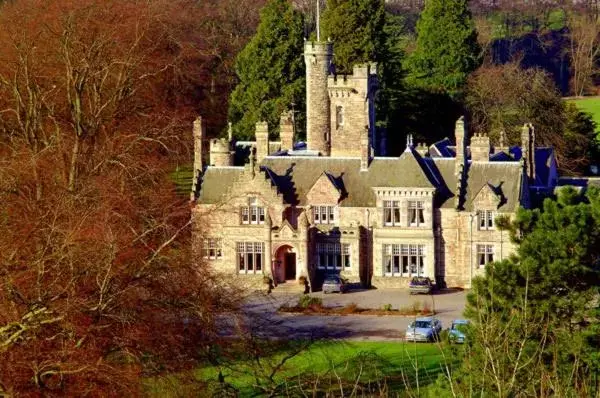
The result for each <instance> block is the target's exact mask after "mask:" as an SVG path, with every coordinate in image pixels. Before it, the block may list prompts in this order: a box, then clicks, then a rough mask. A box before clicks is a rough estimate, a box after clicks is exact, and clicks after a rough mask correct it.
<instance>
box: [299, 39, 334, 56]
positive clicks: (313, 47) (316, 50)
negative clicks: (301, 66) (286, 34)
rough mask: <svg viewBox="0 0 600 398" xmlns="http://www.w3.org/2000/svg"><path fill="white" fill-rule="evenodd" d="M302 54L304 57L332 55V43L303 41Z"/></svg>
mask: <svg viewBox="0 0 600 398" xmlns="http://www.w3.org/2000/svg"><path fill="white" fill-rule="evenodd" d="M304 54H305V55H328V56H331V55H333V43H332V42H330V41H326V42H322V41H308V40H307V41H305V42H304Z"/></svg>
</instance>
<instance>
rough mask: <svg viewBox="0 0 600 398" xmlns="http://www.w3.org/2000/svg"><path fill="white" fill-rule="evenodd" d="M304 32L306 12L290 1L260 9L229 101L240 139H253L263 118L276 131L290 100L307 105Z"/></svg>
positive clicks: (273, 2)
mask: <svg viewBox="0 0 600 398" xmlns="http://www.w3.org/2000/svg"><path fill="white" fill-rule="evenodd" d="M303 32H304V27H303V18H302V14H300V13H299V12H298V11H295V10H294V9H293V8H292V7H291V5H290V4H289V2H288V1H287V0H269V1H268V3H267V4H266V5H265V7H264V8H263V9H262V11H261V15H260V24H259V26H258V30H257V32H256V34H255V35H254V37H253V38H252V40H251V41H250V42H249V43H248V44H247V45H246V47H245V48H244V49H243V50H242V51H241V52H240V54H239V55H238V57H237V59H236V73H237V75H238V78H239V83H238V85H237V86H236V88H235V89H234V91H233V93H232V94H231V97H230V101H229V118H230V121H231V122H232V125H233V134H234V136H235V137H236V138H238V139H251V138H253V137H254V126H255V123H256V122H258V121H262V120H264V121H266V122H267V123H269V130H270V131H271V132H272V133H273V132H275V131H277V129H278V127H279V117H280V115H281V113H282V112H283V111H285V110H287V109H290V108H291V106H292V104H294V108H295V110H300V111H302V110H303V109H304V96H305V93H304V90H305V83H304V82H305V78H304V59H303V58H302V53H303ZM296 125H297V126H301V123H296Z"/></svg>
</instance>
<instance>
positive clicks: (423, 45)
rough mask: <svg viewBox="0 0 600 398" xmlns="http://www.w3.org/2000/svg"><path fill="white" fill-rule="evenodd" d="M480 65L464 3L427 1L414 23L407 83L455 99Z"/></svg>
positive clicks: (439, 0)
mask: <svg viewBox="0 0 600 398" xmlns="http://www.w3.org/2000/svg"><path fill="white" fill-rule="evenodd" d="M480 63H481V48H480V46H479V44H478V43H477V31H476V30H475V24H474V22H473V19H472V17H471V12H470V11H469V8H468V0H427V1H426V2H425V8H424V10H423V12H422V13H421V17H420V18H419V21H418V22H417V47H416V49H415V51H414V53H412V54H411V56H410V57H409V59H408V70H409V74H408V76H407V81H408V83H409V84H411V85H414V86H416V87H419V88H422V89H426V90H429V91H433V92H441V93H448V94H450V95H452V96H456V95H457V94H460V92H461V90H462V88H463V86H464V84H465V82H466V79H467V76H468V75H469V74H470V73H471V72H473V71H474V70H475V69H477V67H478V66H479V65H480Z"/></svg>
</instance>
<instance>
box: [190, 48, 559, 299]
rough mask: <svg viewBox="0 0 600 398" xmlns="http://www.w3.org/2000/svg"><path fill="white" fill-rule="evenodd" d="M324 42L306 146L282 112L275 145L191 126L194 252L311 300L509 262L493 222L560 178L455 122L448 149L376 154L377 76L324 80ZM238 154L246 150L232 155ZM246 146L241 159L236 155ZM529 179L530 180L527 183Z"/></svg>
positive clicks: (310, 63)
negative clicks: (326, 287) (330, 285)
mask: <svg viewBox="0 0 600 398" xmlns="http://www.w3.org/2000/svg"><path fill="white" fill-rule="evenodd" d="M332 57H333V48H332V44H331V43H314V42H307V43H306V45H305V59H306V65H307V72H306V73H307V79H306V84H307V143H306V146H305V147H302V146H301V145H296V146H295V145H294V144H293V141H292V140H293V135H294V132H293V123H292V119H291V115H289V114H287V113H285V114H284V115H282V117H281V121H280V123H281V126H280V127H281V128H280V130H281V142H280V143H273V142H269V141H268V126H267V125H266V123H262V122H261V123H257V125H256V142H244V143H240V142H238V143H234V142H232V141H231V138H230V139H229V141H227V140H210V145H209V147H210V156H209V158H208V159H206V157H205V156H203V154H202V149H203V148H205V147H206V145H204V144H203V142H204V141H205V140H206V133H205V130H204V128H203V127H202V121H201V119H200V118H199V119H198V120H196V121H195V122H194V128H193V131H194V142H195V150H196V154H195V161H194V168H195V181H194V185H193V192H192V201H193V208H192V218H193V225H194V249H195V253H196V255H197V256H202V257H204V258H205V259H206V262H207V263H208V264H209V265H210V266H211V267H212V268H213V269H214V270H216V271H219V272H221V273H222V274H223V275H224V277H226V278H229V279H232V280H233V281H234V282H235V283H237V284H239V285H243V286H248V287H249V288H257V287H261V286H263V285H262V284H263V277H264V276H267V277H269V278H272V280H273V281H274V282H275V284H277V285H279V284H282V283H285V282H286V281H287V282H295V281H297V280H298V279H300V278H301V277H305V278H307V280H308V283H309V284H310V287H311V288H312V289H318V288H319V286H320V284H321V282H322V281H323V278H324V277H325V275H327V274H329V273H338V274H340V275H341V276H342V277H344V278H345V279H348V280H349V281H350V282H352V283H356V284H361V285H363V286H370V285H373V286H377V287H403V286H406V285H407V283H408V281H409V280H410V279H411V278H412V277H414V276H426V277H430V278H431V279H433V280H434V281H435V282H436V283H437V284H438V285H440V286H458V287H470V285H471V281H472V279H473V278H474V277H475V276H477V275H480V274H481V273H482V272H483V270H484V267H485V264H487V263H489V262H491V261H495V260H500V259H503V258H505V257H507V256H509V255H510V253H512V252H513V251H514V246H513V245H512V244H511V242H510V241H509V238H508V234H507V232H503V231H500V230H498V229H497V228H496V225H495V220H496V219H497V217H509V218H510V217H514V214H515V212H516V210H517V209H518V208H519V207H520V206H524V207H528V206H530V205H531V203H530V191H532V190H533V191H535V192H537V193H539V192H546V191H551V190H552V189H553V184H554V181H555V180H556V176H557V174H556V161H555V159H554V154H553V151H552V150H551V149H550V148H536V147H535V135H534V133H533V127H531V126H530V125H526V126H525V127H524V129H523V146H522V147H512V148H501V149H498V148H492V147H491V146H490V143H489V138H488V137H487V136H485V135H480V134H477V135H475V136H473V137H472V138H471V140H469V137H468V133H467V129H466V126H465V122H464V120H463V119H462V118H461V119H459V120H458V121H457V123H456V127H455V134H454V138H455V141H454V142H455V143H456V145H453V144H452V143H451V142H450V141H449V140H447V139H446V140H442V141H440V142H437V143H434V144H432V145H431V146H430V147H427V146H426V145H425V144H419V145H418V146H417V147H415V146H414V145H413V142H412V138H409V139H408V140H407V146H406V150H405V151H404V153H403V154H402V155H401V156H400V157H374V156H373V148H375V147H378V146H377V145H376V144H375V142H374V140H375V134H374V109H375V107H374V93H375V90H376V88H377V81H376V74H375V69H374V65H361V66H357V67H355V68H354V71H353V74H352V75H350V76H335V75H332V74H330V71H331V68H330V63H331V59H332ZM241 144H243V145H241ZM240 148H244V150H245V151H246V152H245V163H244V161H243V160H242V162H241V163H240V164H239V165H234V162H233V160H234V159H238V158H240V157H241V158H242V159H243V158H244V156H240V154H239V153H237V152H236V153H235V156H234V151H238V150H239V149H240ZM534 173H535V174H534Z"/></svg>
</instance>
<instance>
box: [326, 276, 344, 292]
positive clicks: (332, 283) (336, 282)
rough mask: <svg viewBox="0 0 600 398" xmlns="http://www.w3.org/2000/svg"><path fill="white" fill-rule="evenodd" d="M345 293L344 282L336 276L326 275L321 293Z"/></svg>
mask: <svg viewBox="0 0 600 398" xmlns="http://www.w3.org/2000/svg"><path fill="white" fill-rule="evenodd" d="M345 291H346V284H345V283H344V280H343V279H342V278H340V277H339V276H338V275H327V276H326V277H325V281H324V282H323V293H324V294H326V293H332V292H339V293H344V292H345Z"/></svg>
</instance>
